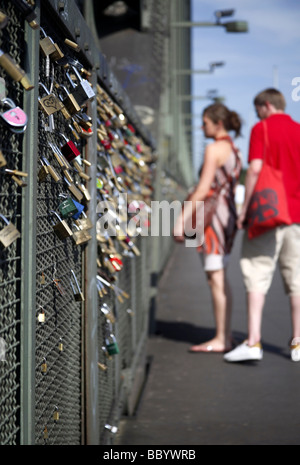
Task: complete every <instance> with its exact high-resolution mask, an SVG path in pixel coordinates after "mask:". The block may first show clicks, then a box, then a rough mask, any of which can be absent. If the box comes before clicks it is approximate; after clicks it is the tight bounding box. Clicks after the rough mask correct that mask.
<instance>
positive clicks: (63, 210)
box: [59, 197, 77, 218]
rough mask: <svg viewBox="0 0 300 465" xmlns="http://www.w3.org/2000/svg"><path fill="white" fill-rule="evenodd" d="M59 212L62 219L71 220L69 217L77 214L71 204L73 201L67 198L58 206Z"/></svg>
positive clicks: (75, 208) (73, 205) (73, 204)
mask: <svg viewBox="0 0 300 465" xmlns="http://www.w3.org/2000/svg"><path fill="white" fill-rule="evenodd" d="M59 211H60V214H61V216H62V217H63V218H71V216H73V215H74V214H75V213H77V207H76V205H75V203H74V202H73V199H71V197H68V198H67V199H66V200H64V201H63V202H62V203H61V204H60V205H59Z"/></svg>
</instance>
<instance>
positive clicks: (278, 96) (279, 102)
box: [254, 87, 286, 111]
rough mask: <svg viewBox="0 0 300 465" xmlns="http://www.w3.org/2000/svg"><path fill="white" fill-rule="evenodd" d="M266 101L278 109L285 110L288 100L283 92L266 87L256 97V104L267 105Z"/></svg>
mask: <svg viewBox="0 0 300 465" xmlns="http://www.w3.org/2000/svg"><path fill="white" fill-rule="evenodd" d="M266 102H269V103H271V104H272V105H274V107H275V108H276V110H283V111H284V110H285V107H286V101H285V98H284V96H283V95H282V93H281V92H280V91H279V90H277V89H273V88H272V87H271V88H269V89H265V90H263V91H262V92H260V93H259V94H257V95H256V97H255V98H254V105H255V106H262V105H265V104H266Z"/></svg>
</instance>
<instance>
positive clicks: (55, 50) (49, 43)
mask: <svg viewBox="0 0 300 465" xmlns="http://www.w3.org/2000/svg"><path fill="white" fill-rule="evenodd" d="M40 29H41V31H42V33H43V34H44V38H43V39H41V40H40V47H41V50H42V52H43V55H44V56H46V57H47V56H49V57H50V58H51V60H53V61H57V60H61V59H62V58H63V57H64V54H63V52H62V51H61V49H60V48H59V46H58V45H57V44H56V43H54V41H53V39H51V37H49V36H47V34H46V32H45V31H44V29H43V28H42V27H40Z"/></svg>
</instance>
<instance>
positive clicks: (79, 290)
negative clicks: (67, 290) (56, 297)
mask: <svg viewBox="0 0 300 465" xmlns="http://www.w3.org/2000/svg"><path fill="white" fill-rule="evenodd" d="M71 274H72V276H73V278H74V281H75V284H76V286H77V289H78V292H81V289H80V287H79V284H78V281H77V278H76V275H75V273H74V271H73V270H71ZM70 283H71V287H72V289H73V292H74V287H73V284H72V280H70ZM74 294H75V292H74Z"/></svg>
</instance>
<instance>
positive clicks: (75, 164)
mask: <svg viewBox="0 0 300 465" xmlns="http://www.w3.org/2000/svg"><path fill="white" fill-rule="evenodd" d="M73 165H74V167H75V168H76V170H77V171H78V174H79V176H80V177H81V178H82V179H85V180H86V181H90V180H91V176H89V175H88V174H86V173H85V172H84V171H83V169H82V167H81V166H80V164H79V162H78V161H77V160H74V161H73Z"/></svg>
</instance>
